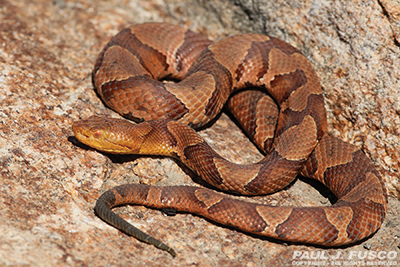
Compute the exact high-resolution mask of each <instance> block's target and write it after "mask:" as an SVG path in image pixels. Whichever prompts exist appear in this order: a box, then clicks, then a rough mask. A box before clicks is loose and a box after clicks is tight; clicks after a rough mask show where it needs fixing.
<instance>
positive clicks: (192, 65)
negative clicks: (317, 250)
mask: <svg viewBox="0 0 400 267" xmlns="http://www.w3.org/2000/svg"><path fill="white" fill-rule="evenodd" d="M171 81H175V82H171ZM93 83H94V86H95V88H96V89H97V92H98V94H99V95H100V96H101V98H102V100H103V101H104V102H105V103H106V104H107V105H108V106H109V107H110V108H112V109H113V110H115V111H116V112H118V113H119V114H121V115H123V116H124V117H126V118H129V119H131V120H134V121H136V122H140V123H139V124H136V125H135V124H133V123H131V122H128V121H127V120H124V119H111V118H108V117H106V118H101V117H96V116H92V117H89V118H88V119H86V120H82V121H78V122H75V123H74V125H73V131H74V134H75V136H76V138H77V139H78V140H79V141H81V142H82V143H84V144H87V145H89V146H91V147H93V148H95V149H98V150H100V151H105V152H108V153H116V154H144V155H164V156H169V157H173V158H177V159H179V160H180V161H181V162H183V163H184V164H185V165H186V166H188V167H189V168H190V169H192V170H193V171H194V172H195V173H196V174H198V175H200V176H201V177H202V178H203V179H204V180H205V181H206V182H207V183H209V184H210V185H212V186H214V187H216V188H218V189H220V190H223V191H227V192H230V193H234V194H241V195H263V194H270V193H273V192H276V191H278V190H280V189H282V188H284V187H285V186H287V185H288V184H290V183H291V182H292V181H293V180H294V179H295V177H296V176H297V175H299V174H301V175H303V176H306V177H309V178H312V179H316V180H318V181H319V182H321V183H322V184H324V185H325V186H326V187H327V188H328V189H329V190H330V191H332V193H333V194H334V195H335V196H336V197H337V201H336V202H335V203H334V204H333V205H331V206H323V207H286V206H285V207H283V206H278V207H277V206H268V205H261V204H256V203H250V202H245V201H241V200H237V199H235V198H232V197H229V196H227V195H223V194H220V193H217V192H215V191H213V190H210V189H206V188H201V187H192V186H170V187H157V186H149V185H142V184H129V185H121V186H118V187H115V188H113V189H111V190H109V191H107V192H105V193H104V194H103V195H102V196H101V197H100V198H99V199H98V201H97V203H96V206H95V212H96V213H97V215H98V216H99V217H100V218H102V219H103V220H104V221H106V222H108V223H109V224H111V225H113V226H115V227H116V228H118V229H120V230H121V231H123V232H125V233H127V234H130V235H132V236H135V237H136V238H138V239H139V240H141V241H144V242H147V243H150V244H153V245H155V246H156V247H158V248H160V249H163V250H166V251H168V252H169V253H170V254H172V255H173V256H175V252H174V250H173V249H171V248H170V247H168V246H167V245H165V244H163V243H162V242H160V241H158V240H156V239H154V238H153V237H151V236H149V235H147V234H145V233H143V232H141V231H140V230H138V229H137V228H135V227H133V226H132V225H131V224H129V223H128V222H126V221H125V220H123V219H122V218H120V217H119V216H118V215H116V214H115V213H114V212H112V211H111V208H113V207H115V206H119V205H123V204H135V205H145V206H148V207H153V208H157V209H174V210H176V211H181V212H189V213H194V214H197V215H200V216H203V217H205V218H208V219H210V220H212V221H215V222H218V223H221V224H223V225H227V226H230V227H233V228H236V229H240V230H242V231H245V232H249V233H254V234H257V235H263V236H268V237H271V238H275V239H279V240H283V241H288V242H295V243H298V242H299V243H307V244H315V245H322V246H340V245H346V244H351V243H354V242H356V241H359V240H362V239H364V238H366V237H368V236H370V235H371V234H373V233H374V232H375V231H377V229H378V228H379V227H380V226H381V224H382V222H383V220H384V217H385V214H386V210H387V193H386V189H385V186H384V183H383V181H382V178H381V176H380V174H379V172H378V171H377V170H376V169H375V167H374V165H373V163H372V162H371V160H370V159H369V158H368V157H367V156H366V155H365V154H364V153H363V152H362V151H361V150H360V149H359V148H357V147H355V146H353V145H351V144H348V143H345V142H343V141H341V140H339V139H336V138H334V137H332V136H330V135H329V134H327V133H326V129H327V120H326V111H325V106H324V99H323V95H322V88H321V85H320V83H319V79H318V77H317V75H316V73H315V71H314V69H313V68H312V66H311V64H310V63H309V61H308V60H307V59H306V58H305V57H304V56H303V55H302V54H301V53H300V52H299V51H298V50H297V49H296V48H294V47H292V46H291V45H289V44H287V43H286V42H284V41H282V40H279V39H277V38H274V37H269V36H266V35H261V34H243V35H237V36H232V37H227V38H223V39H221V40H219V41H217V42H211V41H210V40H208V39H207V38H206V37H204V36H202V35H200V34H197V33H194V32H192V31H190V30H186V29H184V28H182V27H179V26H174V25H170V24H165V23H145V24H140V25H134V26H131V27H129V28H126V29H124V30H122V31H121V32H119V33H118V34H117V35H116V36H114V37H113V38H112V39H111V40H110V42H109V43H108V44H107V45H106V46H105V48H104V49H103V51H102V52H101V53H100V55H99V56H98V58H97V61H96V63H95V67H94V71H93ZM248 88H250V89H249V90H245V89H248ZM224 106H227V108H228V109H229V111H230V112H231V113H232V114H233V116H234V117H235V118H236V119H237V121H238V123H239V124H240V125H241V126H242V127H243V129H244V131H245V132H246V133H247V135H248V136H249V137H250V138H251V139H252V140H253V142H254V143H255V144H256V145H257V146H258V148H259V149H260V150H262V151H263V152H264V153H265V155H266V156H265V157H264V158H263V159H262V160H261V161H260V162H257V163H254V164H249V165H238V164H234V163H232V162H229V161H227V160H225V159H224V158H222V157H221V156H220V155H219V154H218V153H216V152H215V151H214V150H213V149H212V148H211V147H210V146H209V145H208V144H207V143H206V142H205V141H204V140H203V138H202V137H200V135H198V134H197V132H196V131H195V130H193V128H199V127H202V126H204V125H206V124H207V123H208V122H210V121H211V120H213V119H214V117H215V116H216V115H217V114H218V113H219V112H220V111H221V109H222V108H223V107H224Z"/></svg>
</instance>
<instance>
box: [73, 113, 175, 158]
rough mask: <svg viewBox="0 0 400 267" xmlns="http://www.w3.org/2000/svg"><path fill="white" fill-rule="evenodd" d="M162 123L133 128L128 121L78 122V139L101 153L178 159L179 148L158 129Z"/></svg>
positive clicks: (100, 119)
mask: <svg viewBox="0 0 400 267" xmlns="http://www.w3.org/2000/svg"><path fill="white" fill-rule="evenodd" d="M160 122H161V121H152V122H142V123H140V124H133V123H130V122H128V121H126V120H124V119H116V118H111V117H98V116H91V117H89V118H87V119H86V120H81V121H77V122H74V124H73V125H72V131H73V132H74V134H75V137H76V139H78V140H79V141H80V142H81V143H83V144H85V145H88V146H90V147H92V148H95V149H97V150H100V151H104V152H107V153H112V154H142V155H164V156H172V157H176V144H174V142H173V141H171V140H170V139H168V138H163V136H165V129H163V128H158V127H155V125H157V124H159V123H160Z"/></svg>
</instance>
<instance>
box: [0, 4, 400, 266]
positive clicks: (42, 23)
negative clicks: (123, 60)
mask: <svg viewBox="0 0 400 267" xmlns="http://www.w3.org/2000/svg"><path fill="white" fill-rule="evenodd" d="M399 10H400V3H399V1H396V0H394V1H386V0H379V1H364V0H358V1H345V0H342V1H334V0H331V1H327V0H322V1H308V0H306V1H304V0H295V1H283V0H278V1H267V0H259V1H248V0H231V1H228V0H215V1H207V0H198V1H194V0H187V1H178V0H166V1H161V0H150V1H134V0H131V1H129V0H117V1H85V0H77V1H66V0H55V1H44V0H33V1H27V0H26V1H24V0H17V1H10V0H0V175H1V179H0V209H1V213H0V237H1V238H0V265H1V266H5V265H12V266H290V265H291V264H292V258H293V255H294V251H296V250H297V251H298V250H303V251H310V252H312V251H320V250H321V248H314V247H310V246H303V245H292V244H283V243H280V242H276V241H273V240H269V239H265V238H259V237H256V236H250V235H247V234H244V233H241V232H238V231H235V230H232V229H229V228H226V227H221V226H220V225H216V224H213V223H212V222H209V221H206V220H204V219H202V218H199V217H196V216H192V215H190V214H178V215H176V216H173V217H170V216H164V215H163V213H162V212H160V211H157V210H149V209H147V208H144V207H121V208H117V209H115V210H116V211H117V213H118V214H120V215H121V216H122V217H123V218H125V219H127V220H129V221H131V222H132V223H133V224H134V225H135V226H137V227H139V228H141V229H142V230H144V231H146V232H148V233H150V234H152V235H154V236H155V237H157V238H159V239H161V240H162V241H164V242H165V243H166V244H168V245H170V246H171V247H173V248H174V249H175V250H176V251H177V253H178V256H177V257H176V258H175V259H172V257H171V256H170V255H169V254H167V253H165V252H163V251H159V250H156V249H155V248H154V247H153V246H149V245H146V244H143V243H140V242H138V241H137V240H135V239H133V238H131V237H129V236H126V235H124V234H122V233H121V232H118V231H117V230H115V229H114V228H112V227H110V226H108V225H107V224H105V223H104V222H102V221H101V220H100V219H99V218H97V217H96V216H95V215H94V213H93V207H94V204H95V201H96V199H97V198H98V197H99V195H100V194H101V193H102V192H104V191H105V190H107V189H109V188H111V187H113V186H116V185H120V184H123V183H127V182H131V183H144V184H153V185H178V184H179V185H185V184H186V185H199V179H198V178H197V177H195V176H194V175H193V174H192V173H191V172H190V171H188V170H187V169H186V168H185V167H184V166H182V165H181V164H179V163H177V162H175V161H173V160H171V159H165V158H161V157H137V156H112V155H105V154H102V153H99V152H97V151H94V150H91V149H89V148H87V147H85V146H83V145H80V144H78V143H77V142H76V140H75V139H74V138H73V137H72V135H73V134H72V130H71V124H72V122H73V121H76V120H79V119H80V118H86V117H89V116H90V115H94V114H97V115H101V114H108V115H112V116H115V117H117V115H116V114H115V113H114V112H113V111H111V110H109V109H108V108H107V107H105V106H104V104H103V103H102V102H101V100H100V99H99V98H98V96H97V95H96V93H95V92H94V90H93V85H92V83H91V75H90V73H91V71H92V69H93V64H94V62H95V59H96V57H97V55H98V53H99V52H100V51H101V49H102V47H103V46H104V45H105V44H106V43H107V41H108V40H109V38H110V37H111V36H113V35H114V34H116V33H117V32H118V31H119V30H121V29H122V28H124V27H125V26H127V25H129V24H132V23H142V22H147V21H163V22H170V23H175V24H179V25H183V26H186V27H189V28H191V29H192V30H194V31H197V32H200V33H203V34H205V35H207V36H209V37H210V38H213V39H216V38H219V37H221V36H226V35H230V34H236V33H240V32H260V33H268V34H270V35H273V36H276V37H278V38H281V39H284V40H285V41H287V42H289V43H291V44H292V45H294V46H296V47H297V48H299V49H300V50H301V51H302V52H303V53H304V54H305V55H306V56H307V58H309V59H310V61H311V63H312V65H313V66H314V67H315V68H316V70H317V73H318V75H319V77H320V79H321V83H322V85H323V89H324V92H325V97H326V107H327V110H328V121H329V131H330V132H331V133H332V134H333V135H335V136H337V137H340V138H342V139H343V140H345V141H347V142H350V143H353V144H356V145H358V146H361V147H362V148H363V150H364V151H365V152H366V154H367V155H368V156H369V157H370V158H371V159H372V161H373V162H374V164H375V165H376V166H377V168H378V170H379V171H380V172H381V173H382V176H383V178H384V180H385V182H386V185H387V187H388V191H389V194H390V199H389V210H388V215H387V219H386V220H385V223H384V224H383V226H382V228H381V230H379V231H378V233H377V234H376V235H375V236H373V237H372V238H370V239H368V240H366V241H365V242H364V243H361V244H357V245H355V246H352V247H349V248H340V249H328V250H326V251H327V253H330V254H331V255H336V253H337V252H338V251H340V252H341V253H343V255H344V257H345V259H346V257H348V255H349V253H350V251H366V248H369V249H370V250H373V251H377V250H384V251H390V250H392V251H397V253H398V254H399V255H400V251H399V245H400V244H399V242H400V241H399V239H400V235H399V233H400V226H399V222H400V218H399V214H400V206H399V201H398V199H399V196H400V184H399V158H400V155H399V153H400V152H399V151H400V145H399V143H400V140H399V139H400V137H399V136H400V119H399V115H400V104H399V99H400V89H399V88H400V60H399V57H400V45H399V43H400V42H399V41H400V37H399V36H400V32H399V29H400V28H399V25H400V16H399ZM202 135H203V136H204V137H205V138H206V140H207V141H209V142H210V144H211V145H212V146H213V147H215V148H216V149H217V151H218V152H219V153H220V154H221V155H223V156H226V157H227V158H229V159H231V160H232V161H235V162H243V163H249V162H253V161H256V160H259V159H261V158H262V155H261V154H260V153H259V152H258V151H257V149H255V148H254V146H253V145H252V144H251V142H249V141H248V140H247V139H246V137H245V136H244V135H243V134H242V133H241V131H240V130H239V129H238V128H237V127H236V126H235V124H234V123H232V122H231V121H230V119H229V118H228V116H226V115H225V114H222V116H221V117H220V118H219V119H218V120H217V121H216V123H214V124H213V125H212V126H211V127H209V128H207V129H205V130H203V131H202ZM200 185H201V183H200ZM200 185H199V186H200ZM310 185H312V183H310V182H309V181H307V180H298V181H297V182H296V183H294V185H292V186H291V187H290V188H289V189H287V190H284V191H282V192H279V193H277V194H274V195H272V196H268V197H254V198H251V199H250V200H251V201H260V202H262V203H270V204H273V205H295V206H302V205H329V201H328V199H327V198H325V196H326V194H325V193H324V191H323V189H319V188H318V186H317V187H316V188H317V190H316V189H315V188H314V187H312V186H310ZM321 192H322V195H321ZM397 262H400V256H398V258H397Z"/></svg>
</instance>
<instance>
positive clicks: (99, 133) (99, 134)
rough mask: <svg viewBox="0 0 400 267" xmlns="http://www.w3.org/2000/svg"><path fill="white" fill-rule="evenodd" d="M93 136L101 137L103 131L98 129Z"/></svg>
mask: <svg viewBox="0 0 400 267" xmlns="http://www.w3.org/2000/svg"><path fill="white" fill-rule="evenodd" d="M93 137H94V138H100V137H101V131H100V130H97V131H95V132H93Z"/></svg>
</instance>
